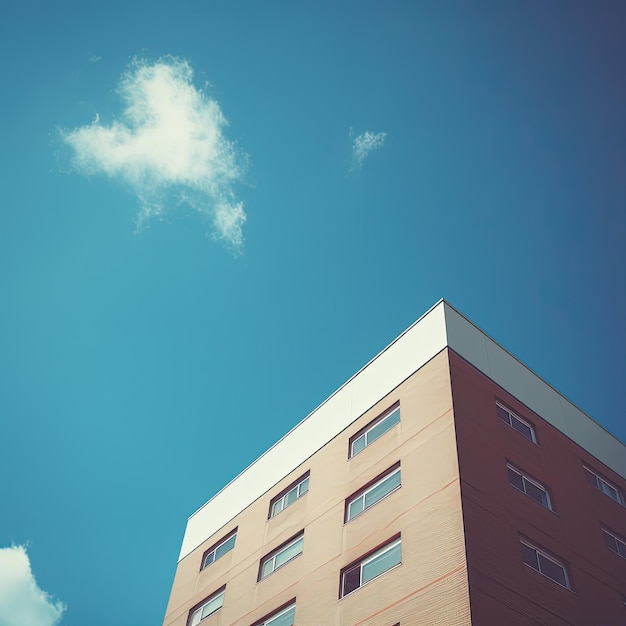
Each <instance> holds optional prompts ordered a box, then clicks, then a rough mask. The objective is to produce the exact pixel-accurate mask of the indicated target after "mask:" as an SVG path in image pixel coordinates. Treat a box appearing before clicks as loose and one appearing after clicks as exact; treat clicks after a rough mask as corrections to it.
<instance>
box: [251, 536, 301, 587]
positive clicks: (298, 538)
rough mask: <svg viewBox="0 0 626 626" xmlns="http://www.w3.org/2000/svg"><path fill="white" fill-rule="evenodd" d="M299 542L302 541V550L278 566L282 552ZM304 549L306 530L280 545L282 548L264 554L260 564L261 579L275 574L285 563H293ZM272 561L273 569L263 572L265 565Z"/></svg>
mask: <svg viewBox="0 0 626 626" xmlns="http://www.w3.org/2000/svg"><path fill="white" fill-rule="evenodd" d="M298 542H301V543H302V545H301V547H300V552H298V553H297V554H294V555H293V556H292V557H290V558H289V559H288V560H287V561H285V562H284V563H281V564H280V565H278V566H277V565H276V559H277V557H279V556H280V555H281V554H283V553H284V552H285V551H287V550H288V549H289V548H291V547H293V546H294V545H295V544H296V543H298ZM303 550H304V531H302V532H301V533H299V534H298V535H297V536H296V537H294V538H293V539H290V540H289V541H288V542H287V543H286V544H285V545H283V546H280V548H277V549H276V550H273V551H272V552H270V553H269V554H268V555H267V556H264V557H263V558H262V559H261V563H260V565H259V581H261V580H264V579H265V578H267V577H268V576H270V575H271V574H273V573H274V572H275V571H276V570H278V569H280V568H281V567H284V566H285V565H287V563H291V561H293V560H294V559H297V558H298V557H299V556H300V555H301V554H302V552H303ZM270 562H271V563H272V568H271V570H270V571H269V572H267V573H263V570H264V569H265V565H266V564H267V563H270Z"/></svg>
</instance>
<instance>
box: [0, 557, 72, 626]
mask: <svg viewBox="0 0 626 626" xmlns="http://www.w3.org/2000/svg"><path fill="white" fill-rule="evenodd" d="M65 608H66V607H65V605H64V604H63V603H62V602H59V601H54V600H53V599H52V598H51V597H50V595H49V594H48V593H46V592H45V591H42V590H41V589H40V588H39V587H38V586H37V582H36V580H35V577H34V576H33V572H32V570H31V566H30V559H29V558H28V554H27V553H26V548H25V547H24V546H12V547H10V548H0V624H2V626H25V625H26V624H28V626H55V624H58V623H59V621H60V620H61V618H62V617H63V613H64V612H65Z"/></svg>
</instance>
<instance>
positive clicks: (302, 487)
mask: <svg viewBox="0 0 626 626" xmlns="http://www.w3.org/2000/svg"><path fill="white" fill-rule="evenodd" d="M309 478H310V473H309V472H307V473H306V474H305V475H304V476H303V477H302V478H299V479H298V481H297V482H296V483H295V484H294V485H293V486H291V487H288V488H287V491H286V492H285V493H284V494H283V495H282V496H279V497H277V498H274V499H273V500H272V501H271V502H270V514H269V517H268V519H272V517H276V516H277V515H278V514H279V513H282V512H283V511H284V510H285V509H286V508H287V507H288V506H291V505H292V504H294V503H295V502H297V501H298V500H299V499H300V498H301V497H302V496H303V495H305V494H307V493H308V492H309ZM294 492H295V493H296V498H295V500H293V501H292V502H287V500H288V499H289V498H288V496H289V494H291V493H294ZM278 504H280V507H278V506H277V505H278Z"/></svg>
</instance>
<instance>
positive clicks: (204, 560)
mask: <svg viewBox="0 0 626 626" xmlns="http://www.w3.org/2000/svg"><path fill="white" fill-rule="evenodd" d="M237 530H238V529H237V528H235V530H233V531H231V532H230V533H228V535H226V537H224V538H223V539H220V541H219V542H218V543H217V544H215V546H214V547H213V548H211V549H210V550H209V551H207V552H205V553H204V555H203V557H202V567H201V568H200V570H201V571H202V570H204V569H206V568H207V567H209V565H212V564H213V563H215V561H217V560H218V559H220V558H221V557H223V556H224V554H228V553H229V552H230V551H231V550H232V549H234V547H235V542H236V541H237ZM233 538H234V539H235V541H234V542H233V546H232V548H230V549H229V550H227V551H226V552H224V554H221V555H220V556H218V557H217V558H216V557H215V556H214V557H213V560H212V561H211V562H210V563H207V561H208V559H209V557H210V556H211V555H212V554H213V555H215V554H216V553H217V551H218V550H219V549H220V548H221V547H222V546H223V545H224V544H225V543H228V542H229V541H230V540H231V539H233Z"/></svg>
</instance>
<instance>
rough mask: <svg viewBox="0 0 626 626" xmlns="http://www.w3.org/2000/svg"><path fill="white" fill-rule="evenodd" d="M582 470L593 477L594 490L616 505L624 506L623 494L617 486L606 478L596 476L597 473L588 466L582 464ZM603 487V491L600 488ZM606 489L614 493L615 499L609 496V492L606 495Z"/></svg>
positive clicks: (599, 475)
mask: <svg viewBox="0 0 626 626" xmlns="http://www.w3.org/2000/svg"><path fill="white" fill-rule="evenodd" d="M583 469H584V470H585V471H586V472H588V473H589V474H591V475H592V476H594V477H595V479H596V489H597V490H598V491H601V492H602V493H603V494H604V495H605V496H607V497H609V498H611V500H613V502H617V504H620V505H621V506H624V494H623V493H622V490H621V489H620V488H619V487H618V486H617V485H614V484H613V483H612V482H611V481H610V480H609V479H608V478H605V477H604V476H602V475H601V474H598V472H596V471H595V470H592V469H591V468H590V467H589V466H588V465H585V464H584V463H583ZM603 486H604V487H605V488H606V489H603V488H602V487H603ZM607 489H608V490H610V491H614V492H615V498H614V497H613V496H612V495H611V494H610V492H609V493H607Z"/></svg>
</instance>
